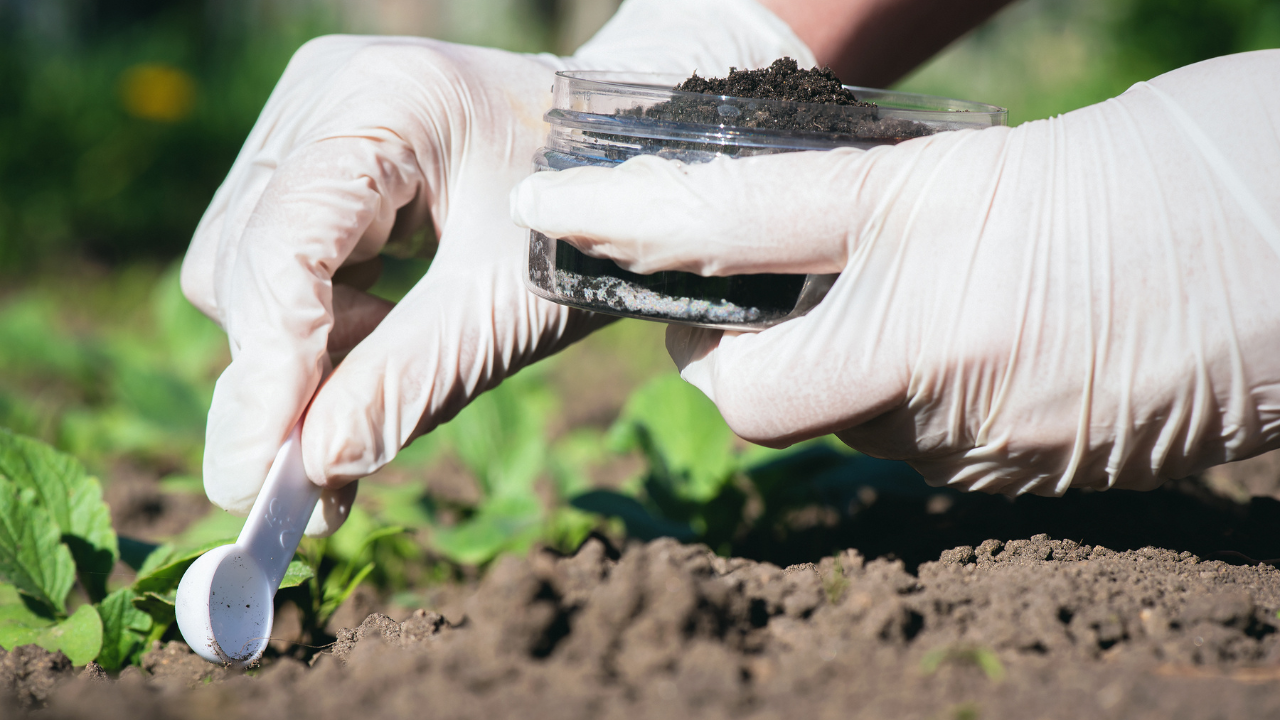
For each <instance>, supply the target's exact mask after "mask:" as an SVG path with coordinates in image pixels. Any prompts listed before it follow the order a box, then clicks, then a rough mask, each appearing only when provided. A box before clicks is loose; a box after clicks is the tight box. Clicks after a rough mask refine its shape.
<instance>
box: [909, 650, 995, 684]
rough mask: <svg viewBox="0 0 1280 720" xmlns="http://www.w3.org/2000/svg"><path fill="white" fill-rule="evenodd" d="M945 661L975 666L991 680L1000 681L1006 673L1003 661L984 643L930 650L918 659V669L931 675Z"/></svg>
mask: <svg viewBox="0 0 1280 720" xmlns="http://www.w3.org/2000/svg"><path fill="white" fill-rule="evenodd" d="M945 662H950V663H956V664H960V665H974V666H977V667H978V668H980V669H981V670H982V672H983V673H984V674H985V675H986V676H987V679H988V680H990V681H991V682H997V683H998V682H1002V681H1003V680H1004V678H1005V674H1006V673H1005V669H1004V663H1002V662H1000V656H998V655H996V652H995V651H994V650H992V649H991V648H989V647H986V646H984V645H968V644H957V645H949V646H947V647H943V648H937V649H935V650H930V651H929V652H927V653H925V656H924V657H923V658H922V659H921V660H920V671H921V672H922V673H924V674H925V675H932V674H933V673H935V672H937V670H938V668H939V667H941V666H942V664H943V663H945Z"/></svg>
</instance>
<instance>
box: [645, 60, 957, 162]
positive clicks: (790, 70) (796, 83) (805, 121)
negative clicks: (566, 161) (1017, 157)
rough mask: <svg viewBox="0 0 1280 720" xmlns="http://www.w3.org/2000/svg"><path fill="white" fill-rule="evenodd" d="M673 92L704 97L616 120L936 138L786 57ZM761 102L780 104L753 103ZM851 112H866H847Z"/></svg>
mask: <svg viewBox="0 0 1280 720" xmlns="http://www.w3.org/2000/svg"><path fill="white" fill-rule="evenodd" d="M672 89H673V90H675V91H676V92H682V93H698V94H700V95H704V96H708V97H690V96H677V97H675V98H673V99H671V100H669V101H667V102H663V103H658V104H657V105H652V106H650V107H647V108H634V109H631V110H627V111H625V112H624V113H620V114H627V115H631V116H634V117H638V118H644V119H646V120H657V121H660V122H680V123H697V124H700V125H719V126H723V127H735V128H751V129H756V130H782V131H792V132H817V133H831V134H835V135H841V136H846V137H850V138H857V139H861V140H875V141H879V142H883V143H890V142H901V141H902V140H907V139H909V138H914V137H923V136H925V135H932V134H933V133H934V132H935V131H934V130H933V129H932V128H930V127H929V126H928V125H925V124H924V123H919V122H915V121H912V120H904V119H902V118H881V117H880V115H879V112H878V110H879V108H878V107H877V106H876V104H875V103H869V102H863V101H861V100H859V99H858V98H857V97H856V96H855V95H854V94H853V92H852V91H851V90H849V89H848V88H846V87H845V86H844V84H843V83H841V82H840V79H839V78H837V77H836V74H835V73H833V72H832V71H831V69H830V68H822V69H819V68H812V69H810V70H802V69H800V67H799V66H797V64H796V61H795V60H792V59H791V58H789V57H788V58H780V59H778V60H775V61H774V62H773V64H772V65H770V66H769V67H767V68H764V69H762V70H737V69H731V70H730V71H729V76H728V77H724V78H701V77H698V73H696V72H695V73H694V74H693V76H692V77H690V78H689V79H688V80H685V81H684V82H682V83H680V84H679V85H677V86H675V87H674V88H672ZM716 96H719V97H716ZM725 96H728V97H725ZM759 100H781V101H783V102H782V103H778V102H771V103H761V102H753V101H759ZM851 108H862V109H863V110H864V112H850V109H851ZM722 152H723V151H722Z"/></svg>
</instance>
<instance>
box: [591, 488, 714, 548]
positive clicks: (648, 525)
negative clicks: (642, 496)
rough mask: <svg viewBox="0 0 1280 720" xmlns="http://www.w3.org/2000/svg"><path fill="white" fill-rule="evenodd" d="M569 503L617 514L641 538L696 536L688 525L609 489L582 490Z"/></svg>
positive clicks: (628, 531)
mask: <svg viewBox="0 0 1280 720" xmlns="http://www.w3.org/2000/svg"><path fill="white" fill-rule="evenodd" d="M569 504H570V505H572V506H574V507H576V508H578V509H579V510H586V511H587V512H593V513H599V514H600V515H606V516H608V517H616V518H619V519H620V520H622V522H623V523H624V524H625V525H626V526H627V534H628V535H630V536H631V537H634V538H638V539H640V540H645V541H649V540H653V539H655V538H660V537H673V538H676V539H677V540H692V539H694V537H696V536H697V533H696V532H694V530H693V528H691V527H689V526H688V525H685V524H684V523H678V522H673V521H671V520H668V519H666V518H663V517H659V516H656V515H654V514H653V513H650V512H649V510H648V509H646V508H645V506H644V505H642V504H640V501H638V500H636V499H635V498H633V497H631V496H629V495H623V494H621V493H616V492H613V491H610V490H592V491H590V492H585V493H582V494H581V495H578V496H577V497H575V498H573V500H571V501H570V503H569Z"/></svg>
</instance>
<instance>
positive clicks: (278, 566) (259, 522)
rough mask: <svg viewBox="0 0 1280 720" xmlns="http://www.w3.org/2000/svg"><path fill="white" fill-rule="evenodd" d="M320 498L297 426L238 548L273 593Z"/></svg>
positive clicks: (282, 449) (256, 503) (273, 465)
mask: <svg viewBox="0 0 1280 720" xmlns="http://www.w3.org/2000/svg"><path fill="white" fill-rule="evenodd" d="M319 499H320V487H319V486H317V485H316V484H314V483H312V482H311V481H310V480H309V479H307V473H306V471H305V470H304V469H303V467H302V423H301V421H299V423H298V424H297V425H296V426H294V428H293V432H292V433H290V434H289V439H287V440H285V441H284V444H283V445H281V446H280V451H279V452H278V453H276V459H275V460H274V461H273V462H272V463H271V470H270V471H268V472H267V479H266V480H265V481H264V482H263V483H262V490H261V491H260V492H259V493H258V499H257V500H255V501H254V502H253V508H252V509H251V510H249V519H248V520H246V521H245V523H244V528H243V529H242V530H241V531H240V537H238V538H236V545H237V546H239V547H241V548H243V549H244V550H246V551H247V552H248V553H249V555H250V556H251V557H253V558H254V559H255V560H257V561H258V563H259V565H261V567H262V570H263V572H265V573H266V575H267V580H268V581H269V582H270V584H271V591H272V592H273V593H274V592H275V591H276V589H277V588H279V587H280V579H281V578H283V577H284V573H285V570H286V569H287V568H288V567H289V562H290V561H291V560H293V553H294V551H296V550H297V549H298V542H299V541H300V540H302V531H303V530H304V529H306V527H307V521H308V520H310V519H311V512H312V511H313V510H314V509H315V507H316V502H317V501H318V500H319Z"/></svg>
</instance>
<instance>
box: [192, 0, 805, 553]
mask: <svg viewBox="0 0 1280 720" xmlns="http://www.w3.org/2000/svg"><path fill="white" fill-rule="evenodd" d="M782 55H791V56H792V57H796V58H797V59H799V60H800V61H801V62H802V63H806V62H808V63H811V62H813V59H812V55H811V54H810V53H809V51H808V49H807V48H806V47H805V46H804V45H803V44H802V43H801V42H800V41H799V40H798V39H796V37H795V36H794V34H793V33H791V31H790V29H789V28H787V26H786V25H785V24H783V23H782V22H781V21H780V20H778V19H777V18H776V17H775V16H773V15H772V14H771V13H769V12H768V11H767V10H764V9H763V8H761V7H760V6H759V5H757V4H755V2H753V0H696V1H691V0H629V1H628V2H627V3H626V4H624V5H623V6H622V8H621V9H620V10H619V11H618V13H617V15H616V16H615V17H614V18H613V20H611V21H610V23H609V24H608V25H606V26H605V28H604V29H603V30H601V32H600V33H599V34H598V35H597V36H596V37H595V38H594V39H592V40H591V41H590V42H589V43H587V44H586V45H585V46H584V47H583V48H582V49H581V50H580V51H579V52H578V53H577V54H576V55H575V56H574V57H572V58H557V57H553V56H549V55H518V54H513V53H508V52H502V51H498V50H489V49H483V48H475V47H466V46H460V45H452V44H448V43H443V42H437V41H433V40H427V39H418V38H375V37H329V38H321V39H319V40H315V41H312V42H310V43H308V44H307V45H305V46H304V47H303V48H302V49H300V50H299V51H298V52H297V54H296V55H295V56H294V58H293V60H292V61H291V62H290V63H289V66H288V68H287V69H286V70H285V72H284V75H283V77H282V78H281V79H280V83H279V85H278V86H277V87H276V89H275V91H274V92H273V93H272V95H271V98H270V99H269V100H268V101H267V105H266V107H265V108H264V109H263V112H262V116H261V117H260V118H259V120H258V122H257V124H256V125H255V126H254V128H253V131H252V132H251V133H250V135H249V138H248V140H247V141H246V142H245V145H244V148H243V150H241V152H240V156H239V157H238V158H237V159H236V162H235V164H234V165H233V166H232V169H231V172H230V175H229V176H228V177H227V180H226V182H225V183H224V184H223V185H222V187H221V188H219V190H218V192H217V194H216V195H215V196H214V199H213V203H212V205H211V206H210V207H209V210H208V211H207V212H206V214H205V216H204V218H203V220H202V221H201V222H200V225H199V227H198V228H197V230H196V234H195V238H194V239H193V240H192V243H191V248H190V250H189V251H188V254H187V257H186V259H185V261H184V262H183V267H182V287H183V291H184V292H185V293H186V295H187V297H188V298H189V299H190V300H191V301H192V302H193V303H194V304H195V305H196V306H197V307H199V308H200V309H201V310H202V311H204V313H205V314H207V315H209V316H210V317H211V318H213V319H214V320H215V321H217V322H218V323H219V324H220V325H221V326H222V328H223V329H224V330H225V331H226V332H227V335H228V336H229V339H230V343H231V350H232V362H231V365H230V366H229V367H228V368H227V370H226V371H225V372H224V373H223V375H222V377H221V378H219V380H218V383H217V386H216V389H215V391H214V396H213V405H212V408H211V409H210V412H209V422H208V429H207V437H206V445H205V455H204V483H205V490H206V492H207V493H208V495H209V498H210V499H211V500H212V501H213V502H214V503H216V504H217V505H219V506H221V507H223V508H225V509H227V510H230V511H231V512H234V513H239V514H245V513H247V512H248V510H249V508H250V507H251V505H252V504H253V500H254V498H255V497H256V495H257V493H258V490H259V488H261V486H262V482H263V478H264V477H265V475H266V472H267V468H268V467H269V466H270V464H271V460H272V458H273V457H274V456H275V454H276V450H277V449H278V448H279V446H280V444H281V442H283V440H284V439H285V437H286V436H287V435H288V434H289V432H290V429H291V428H292V426H293V425H294V424H295V423H296V422H297V421H298V419H299V418H300V417H301V416H302V414H303V411H304V409H306V408H307V405H308V402H310V409H309V410H308V411H307V419H306V422H305V424H304V427H303V433H302V446H303V458H304V463H305V465H306V469H307V475H308V476H309V477H310V478H311V480H312V481H313V482H315V483H317V484H319V485H322V486H325V487H326V488H328V489H329V490H328V491H327V492H326V493H325V496H324V498H323V499H322V502H321V504H320V505H319V507H318V509H317V511H316V514H315V515H314V516H313V518H312V522H311V524H310V525H309V526H308V528H307V532H308V534H313V535H314V534H325V533H327V532H331V531H333V530H334V529H336V528H337V527H338V525H340V524H341V522H342V520H343V519H344V518H345V516H346V512H347V510H348V509H349V507H350V502H351V499H352V498H353V497H354V491H355V484H354V483H352V482H351V481H353V480H355V479H357V478H359V477H362V476H364V475H367V474H369V473H372V472H373V471H375V470H377V469H378V468H379V467H381V466H382V465H383V464H385V463H386V462H388V461H389V460H390V459H391V458H392V457H394V456H395V454H396V452H397V451H398V450H399V449H400V448H401V447H402V446H403V445H404V444H406V443H407V442H409V441H410V440H411V439H412V438H414V437H416V436H417V435H420V434H422V433H425V432H427V431H429V430H431V429H432V428H434V427H435V426H436V425H438V424H439V423H441V422H444V421H445V420H448V419H449V418H450V417H452V416H453V415H454V414H456V413H457V412H458V411H459V410H460V409H461V408H462V407H463V406H464V405H466V404H467V402H469V401H470V400H471V399H472V398H474V397H475V396H476V395H477V394H479V393H481V392H483V391H484V390H486V389H489V388H491V387H494V386H495V385H497V384H498V383H499V382H501V380H502V379H503V378H504V377H505V376H507V375H510V374H511V373H513V372H515V371H516V370H518V369H519V368H521V367H522V366H524V365H527V364H529V363H530V362H533V361H534V360H536V359H538V358H540V357H543V356H545V355H548V354H550V353H552V352H554V351H555V350H557V349H558V348H560V347H561V346H563V345H565V344H566V343H569V342H572V341H573V340H575V339H577V338H579V337H581V336H582V335H584V334H586V333H587V332H589V331H590V330H591V329H592V328H593V327H595V326H597V325H599V324H600V323H601V322H602V321H601V320H600V319H597V318H595V317H593V316H591V315H590V314H588V313H582V312H577V311H570V310H568V309H566V308H563V307H561V306H558V305H555V304H553V303H549V302H546V301H544V300H541V299H539V298H537V297H535V296H533V295H532V294H530V293H528V292H527V291H526V290H525V288H524V285H523V281H522V273H523V267H524V256H525V253H526V252H527V247H528V243H527V233H526V232H525V231H523V230H521V229H519V228H517V227H515V226H514V225H512V224H511V221H510V218H509V215H508V212H507V198H508V195H509V193H510V191H511V188H512V187H513V186H514V185H515V183H516V182H517V181H518V180H519V179H520V178H521V177H523V176H524V175H526V174H528V172H529V168H530V167H531V163H532V158H533V153H534V150H535V149H536V148H537V147H538V146H539V145H540V144H541V143H542V141H543V139H544V138H545V137H546V132H547V126H546V124H545V123H544V122H543V120H542V116H543V114H544V113H545V112H546V110H547V109H548V108H549V107H550V103H551V94H550V88H551V84H552V80H553V74H554V73H555V72H556V71H557V70H562V69H620V70H626V69H644V70H653V71H667V72H676V73H686V74H687V73H689V72H692V71H693V70H694V69H695V68H696V69H697V70H699V71H701V72H703V73H709V72H725V71H727V70H728V68H729V67H730V66H739V67H759V66H763V65H767V64H768V63H769V62H771V61H772V60H774V59H775V58H777V57H779V56H782ZM429 224H430V225H434V227H435V229H437V230H438V232H439V249H438V251H437V253H436V255H435V257H434V259H433V261H432V265H431V268H430V271H429V272H428V273H427V274H426V276H425V277H424V278H423V280H422V281H421V282H420V283H419V284H418V285H417V286H416V287H415V288H414V289H413V290H412V291H411V292H410V293H409V294H408V295H407V296H406V297H405V298H404V300H403V301H402V302H401V303H400V304H399V305H398V306H396V307H394V308H392V307H391V306H390V304H388V303H386V302H383V301H381V300H379V299H377V298H374V297H372V296H370V295H368V294H366V293H364V292H362V290H363V289H365V288H367V287H368V286H369V284H371V282H372V278H373V277H376V267H372V265H375V264H376V258H377V256H378V253H379V252H380V251H381V250H382V249H383V248H384V246H386V245H387V244H388V243H389V242H390V243H393V244H406V243H410V242H412V240H411V239H412V238H413V237H414V235H415V233H418V232H419V231H420V230H422V229H423V228H424V227H426V226H428V225H429ZM340 270H341V271H342V273H343V274H345V275H348V276H349V277H350V278H351V280H350V281H351V282H352V283H353V285H355V286H354V287H352V286H346V285H343V284H341V280H342V275H341V274H339V275H338V277H337V279H336V281H335V274H338V273H339V271H340ZM370 270H372V272H369V271H370ZM361 278H363V281H362V280H361ZM342 354H346V355H345V359H343V360H342V362H341V364H340V365H338V366H337V368H336V369H333V371H332V374H331V375H329V376H328V378H327V380H326V382H325V384H324V386H323V387H322V388H320V389H319V391H318V392H317V388H318V387H319V386H320V384H321V379H322V378H323V377H325V375H326V373H328V372H329V371H330V369H331V366H332V357H333V356H341V355H342ZM313 394H314V398H313V397H312V396H313ZM348 483H350V484H348ZM343 486H346V487H345V489H344V490H342V491H337V489H338V488H342V487H343Z"/></svg>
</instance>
